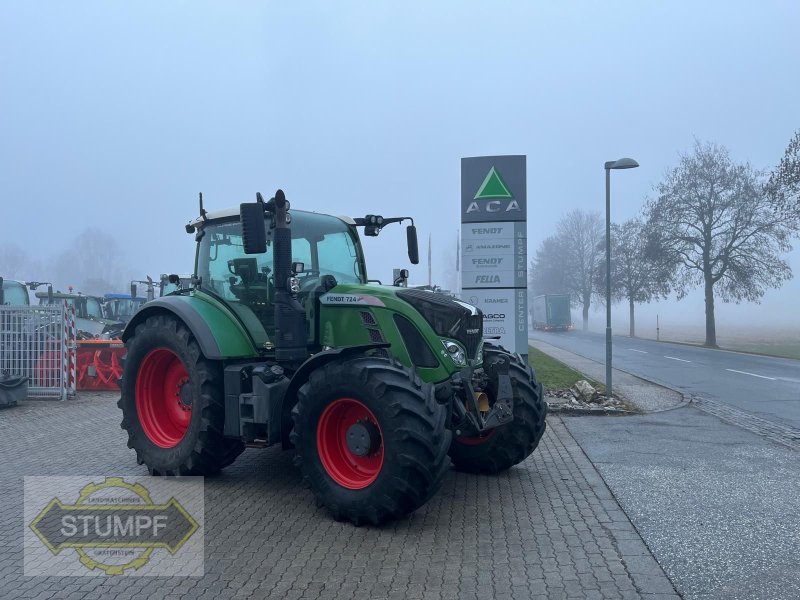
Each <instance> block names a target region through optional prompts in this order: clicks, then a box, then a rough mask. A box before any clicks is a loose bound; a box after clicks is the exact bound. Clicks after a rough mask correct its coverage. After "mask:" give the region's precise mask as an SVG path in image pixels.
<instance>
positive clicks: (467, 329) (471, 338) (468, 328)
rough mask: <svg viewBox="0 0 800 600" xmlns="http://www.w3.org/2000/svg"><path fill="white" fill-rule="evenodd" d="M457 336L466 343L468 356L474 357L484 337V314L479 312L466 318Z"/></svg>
mask: <svg viewBox="0 0 800 600" xmlns="http://www.w3.org/2000/svg"><path fill="white" fill-rule="evenodd" d="M455 338H456V339H457V340H458V341H459V342H461V343H462V344H464V349H465V350H466V351H467V356H469V357H471V358H474V357H475V355H476V354H477V353H478V347H479V346H480V345H481V340H482V339H483V315H482V314H480V313H479V314H477V315H475V316H469V317H467V318H466V319H464V321H463V324H462V326H461V327H460V328H459V332H458V334H457V335H456V336H455Z"/></svg>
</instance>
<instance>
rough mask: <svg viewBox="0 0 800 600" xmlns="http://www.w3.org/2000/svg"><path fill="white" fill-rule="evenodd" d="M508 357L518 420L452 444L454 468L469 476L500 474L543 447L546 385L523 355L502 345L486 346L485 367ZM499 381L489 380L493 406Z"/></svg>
mask: <svg viewBox="0 0 800 600" xmlns="http://www.w3.org/2000/svg"><path fill="white" fill-rule="evenodd" d="M500 355H504V356H505V358H507V359H508V361H509V363H510V364H509V373H508V374H509V376H510V378H511V389H512V392H513V395H514V420H513V421H511V422H510V423H507V424H506V425H501V426H500V427H497V428H495V429H490V430H489V431H487V432H486V433H485V434H483V435H480V436H471V437H467V436H459V437H454V438H453V443H452V444H451V445H450V458H452V459H453V466H455V468H456V469H458V470H459V471H465V472H467V473H498V472H500V471H505V470H506V469H509V468H511V467H512V466H514V465H516V464H518V463H520V462H522V461H523V460H525V459H526V458H527V457H528V456H530V454H531V453H532V452H533V451H534V450H535V449H536V446H538V445H539V440H541V439H542V435H543V434H544V430H545V427H546V422H545V417H546V416H547V404H546V403H545V401H544V395H543V394H542V386H541V385H540V384H538V383H537V382H536V376H535V374H534V372H533V369H531V367H530V366H529V365H527V364H525V363H524V362H523V361H522V360H521V359H520V358H519V355H516V354H511V353H509V352H506V351H505V350H504V349H503V348H500V347H499V346H492V345H489V344H486V345H485V347H484V353H483V361H484V364H485V363H486V362H487V361H488V360H489V359H491V358H492V357H497V356H500ZM497 388H498V384H497V378H492V379H490V380H489V385H488V388H487V389H486V390H485V391H486V393H487V394H488V396H489V403H490V405H491V404H494V401H495V399H496V398H497Z"/></svg>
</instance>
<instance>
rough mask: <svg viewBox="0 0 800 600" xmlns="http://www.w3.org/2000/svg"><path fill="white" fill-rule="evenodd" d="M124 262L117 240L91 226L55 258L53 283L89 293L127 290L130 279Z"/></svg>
mask: <svg viewBox="0 0 800 600" xmlns="http://www.w3.org/2000/svg"><path fill="white" fill-rule="evenodd" d="M122 259H123V257H122V251H121V250H120V247H119V244H118V243H117V241H116V240H115V239H114V238H113V237H112V236H111V235H109V234H107V233H105V232H103V231H101V230H99V229H96V228H91V227H90V228H87V229H84V230H83V231H82V232H81V233H80V234H79V235H78V237H76V238H75V240H74V241H73V242H72V244H71V245H70V246H69V247H68V248H67V250H65V251H64V252H62V253H61V254H60V255H59V256H58V257H56V259H55V260H54V262H53V282H54V283H56V284H57V285H58V287H60V288H64V287H66V286H67V285H74V286H77V288H78V289H79V290H80V291H82V292H84V293H87V294H102V293H105V292H108V291H112V290H124V289H126V288H127V284H128V281H129V280H130V277H127V274H128V273H127V269H125V267H124V266H123V260H122ZM126 280H127V281H126Z"/></svg>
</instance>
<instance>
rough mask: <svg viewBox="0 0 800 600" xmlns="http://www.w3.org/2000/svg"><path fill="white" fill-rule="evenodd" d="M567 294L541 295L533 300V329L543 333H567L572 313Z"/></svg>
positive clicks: (570, 326) (570, 324) (570, 327)
mask: <svg viewBox="0 0 800 600" xmlns="http://www.w3.org/2000/svg"><path fill="white" fill-rule="evenodd" d="M569 300H570V299H569V294H543V295H541V296H536V297H534V299H533V328H534V329H541V330H543V331H569V330H570V329H572V312H571V310H570V301H569Z"/></svg>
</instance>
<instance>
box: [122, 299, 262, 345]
mask: <svg viewBox="0 0 800 600" xmlns="http://www.w3.org/2000/svg"><path fill="white" fill-rule="evenodd" d="M157 314H170V315H173V316H175V317H176V318H178V319H180V320H181V321H182V322H183V323H184V324H185V325H186V327H188V328H189V331H191V332H192V335H193V336H194V338H195V339H196V340H197V343H198V344H199V345H200V350H201V351H202V353H203V356H205V357H206V358H208V359H212V360H222V359H229V358H254V357H257V356H258V351H257V350H256V348H255V345H254V344H253V341H252V339H251V337H250V335H249V334H248V333H247V331H246V330H245V329H244V327H243V326H242V324H241V323H240V322H239V320H238V319H237V318H236V317H235V316H234V315H233V313H231V311H230V310H228V309H227V308H225V306H224V305H223V304H221V303H220V302H216V301H214V300H213V299H207V298H205V297H204V296H200V295H194V294H190V295H173V296H164V297H163V298H158V299H157V300H153V301H151V302H148V303H147V304H145V305H144V306H143V307H142V308H141V309H140V310H139V311H138V312H137V313H136V314H135V315H134V316H133V318H132V319H131V320H130V321H129V322H128V324H127V325H126V326H125V331H124V332H123V333H122V341H123V342H125V341H127V340H128V339H129V338H130V337H131V336H132V335H133V334H134V332H135V331H136V326H137V325H138V324H139V323H143V322H144V321H145V320H147V319H148V318H149V317H151V316H153V315H157Z"/></svg>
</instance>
